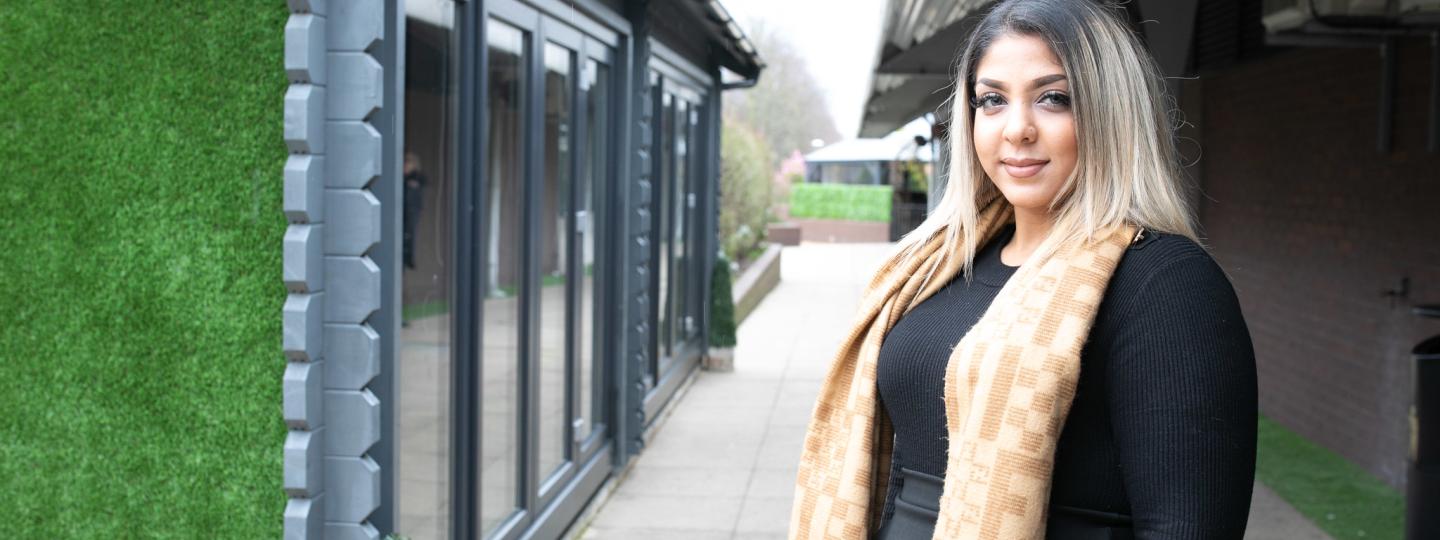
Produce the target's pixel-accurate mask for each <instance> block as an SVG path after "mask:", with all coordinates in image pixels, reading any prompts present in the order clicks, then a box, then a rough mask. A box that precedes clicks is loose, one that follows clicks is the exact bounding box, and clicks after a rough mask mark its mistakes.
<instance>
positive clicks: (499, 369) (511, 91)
mask: <svg viewBox="0 0 1440 540" xmlns="http://www.w3.org/2000/svg"><path fill="white" fill-rule="evenodd" d="M485 30H486V55H487V57H488V60H489V68H488V73H487V80H488V81H489V82H488V84H489V88H488V89H487V95H486V96H485V102H486V104H487V107H488V112H489V115H488V118H489V133H488V137H487V148H486V150H487V151H488V156H489V159H487V160H486V170H485V171H484V174H483V188H482V189H484V190H485V197H486V201H487V206H488V207H487V208H486V211H485V212H482V213H481V219H482V220H484V221H485V222H486V223H485V224H484V225H483V227H484V230H485V231H486V234H487V236H488V238H487V239H486V245H487V251H486V253H485V264H484V268H485V273H486V275H485V278H486V287H484V289H483V290H484V294H485V298H483V299H482V307H481V309H482V315H481V317H480V321H481V324H482V328H481V329H480V332H481V344H482V350H481V353H480V359H481V362H482V366H481V373H482V381H481V389H480V397H481V398H480V400H481V403H480V422H481V426H480V427H481V429H480V464H479V466H480V528H481V530H482V531H489V530H491V529H493V528H494V527H495V525H496V524H498V523H499V522H500V521H502V520H503V519H504V518H505V517H507V516H509V515H510V514H511V513H512V512H513V511H514V509H515V508H516V506H517V505H518V504H517V503H518V501H519V494H518V490H517V488H516V476H517V473H516V471H517V469H516V467H517V459H516V450H517V448H518V446H519V440H518V438H517V436H516V422H517V418H518V410H517V407H518V405H519V401H518V400H519V388H520V380H519V378H518V371H517V370H518V368H519V363H520V343H521V341H520V330H519V325H518V321H519V315H520V305H519V302H518V298H519V292H520V276H521V272H522V268H523V266H522V264H521V263H522V257H521V254H522V253H523V251H522V245H523V244H522V242H523V239H524V235H523V226H524V223H523V221H522V219H521V217H522V209H523V208H524V190H523V186H524V182H523V180H524V174H525V167H524V163H523V161H522V160H523V155H524V153H523V152H522V146H521V145H522V144H523V141H524V140H525V128H524V114H523V111H524V110H525V103H524V96H525V78H524V75H525V61H526V60H525V59H526V58H527V57H528V56H529V50H528V49H527V46H526V36H525V33H524V32H523V31H521V30H520V29H518V28H515V27H513V26H510V25H508V24H505V23H502V22H499V21H495V20H490V21H487V22H486V29H485Z"/></svg>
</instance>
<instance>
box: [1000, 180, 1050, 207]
mask: <svg viewBox="0 0 1440 540" xmlns="http://www.w3.org/2000/svg"><path fill="white" fill-rule="evenodd" d="M1017 184H1018V185H1017ZM1025 184H1030V182H1023V183H1022V182H1017V181H1014V180H1012V181H1010V183H1009V185H1006V186H1004V187H1001V188H1000V193H1001V194H1002V195H1004V196H1005V200H1006V201H1008V202H1009V203H1010V206H1014V207H1015V208H1016V209H1017V210H1034V211H1049V208H1050V202H1051V201H1053V200H1054V199H1055V195H1056V194H1057V193H1058V192H1059V191H1060V190H1059V189H1046V188H1045V186H1044V185H1043V183H1041V182H1037V183H1034V184H1031V185H1025Z"/></svg>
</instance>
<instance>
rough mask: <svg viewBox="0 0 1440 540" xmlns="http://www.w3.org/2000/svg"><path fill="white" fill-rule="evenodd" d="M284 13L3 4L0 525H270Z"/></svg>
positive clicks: (66, 531)
mask: <svg viewBox="0 0 1440 540" xmlns="http://www.w3.org/2000/svg"><path fill="white" fill-rule="evenodd" d="M286 17H287V9H286V6H285V2H283V1H281V0H268V1H236V0H191V1H185V2H146V1H139V0H133V1H119V0H115V1H104V0H100V1H94V2H83V3H78V4H77V3H73V2H27V1H20V0H0V36H3V37H0V66H3V67H0V396H3V397H0V523H3V524H4V527H5V530H8V531H11V534H12V535H18V536H23V537H27V538H111V537H142V536H143V537H160V538H214V537H222V538H275V537H279V536H280V533H281V516H282V512H283V508H284V504H285V497H284V494H283V492H282V489H281V447H282V445H283V441H284V437H285V426H284V423H283V421H282V418H281V412H280V406H281V392H280V378H281V374H282V372H283V371H284V359H283V357H282V355H281V354H280V339H281V338H280V334H281V327H280V324H281V317H280V310H281V305H282V304H283V302H284V297H285V291H284V287H283V284H282V283H281V280H280V274H281V260H280V259H281V239H282V237H283V234H284V229H285V222H284V217H283V215H282V212H281V189H282V180H281V176H282V175H281V171H282V169H283V166H284V159H285V146H284V143H283V139H282V133H281V129H282V113H283V100H282V98H283V96H284V93H285V88H286V81H285V77H284V71H283V61H282V51H283V40H284V27H285V21H286Z"/></svg>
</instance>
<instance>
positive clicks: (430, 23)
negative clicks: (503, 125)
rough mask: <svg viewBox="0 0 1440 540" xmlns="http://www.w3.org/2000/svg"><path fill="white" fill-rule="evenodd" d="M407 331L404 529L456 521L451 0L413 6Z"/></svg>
mask: <svg viewBox="0 0 1440 540" xmlns="http://www.w3.org/2000/svg"><path fill="white" fill-rule="evenodd" d="M405 15H406V19H405V32H406V43H407V45H406V48H405V49H406V50H405V54H406V58H405V63H406V66H407V69H406V72H405V142H406V148H405V152H404V163H403V172H404V179H403V183H402V188H401V191H400V193H401V198H402V211H403V217H402V222H401V223H402V224H401V229H402V233H401V244H402V248H401V249H402V258H401V263H402V270H401V320H402V322H401V328H400V343H399V351H398V353H399V357H398V358H397V359H396V362H395V365H396V373H395V393H396V397H397V400H396V414H395V431H396V433H397V436H396V438H395V440H396V442H395V451H396V452H397V456H396V459H395V468H396V470H395V504H396V520H397V521H396V532H399V533H402V534H404V535H405V536H406V537H407V538H414V539H416V540H422V539H425V540H428V539H438V538H445V537H447V536H448V532H449V528H450V488H451V486H450V478H451V475H450V463H451V459H452V456H451V455H450V376H451V358H452V356H451V350H452V349H451V346H452V343H453V342H452V339H451V333H450V330H451V326H450V324H451V314H452V310H451V306H452V303H451V301H450V299H451V296H450V295H451V284H452V283H453V281H454V279H455V274H454V271H455V265H454V254H453V250H452V249H451V247H452V246H453V245H454V238H453V233H454V227H455V225H454V223H455V221H454V219H453V211H452V209H453V208H454V199H453V197H454V194H455V169H454V167H455V163H456V160H455V124H456V121H457V119H458V114H457V93H456V66H457V62H456V57H457V54H458V53H457V50H456V37H457V34H456V31H455V9H454V5H453V4H451V3H449V2H411V3H409V4H407V7H406V14H405Z"/></svg>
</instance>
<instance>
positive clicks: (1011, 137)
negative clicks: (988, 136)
mask: <svg viewBox="0 0 1440 540" xmlns="http://www.w3.org/2000/svg"><path fill="white" fill-rule="evenodd" d="M1008 113H1009V114H1007V115H1006V118H1005V140H1006V141H1008V142H1009V143H1010V144H1014V145H1017V146H1018V145H1022V144H1029V143H1033V142H1035V136H1036V134H1037V131H1036V129H1035V121H1034V118H1033V116H1032V115H1031V114H1030V111H1029V110H1027V108H1026V107H1010V110H1009V111H1008Z"/></svg>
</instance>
